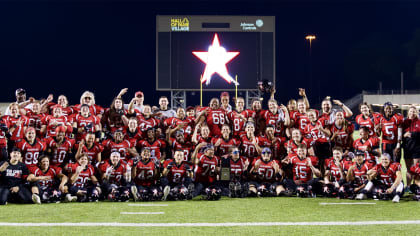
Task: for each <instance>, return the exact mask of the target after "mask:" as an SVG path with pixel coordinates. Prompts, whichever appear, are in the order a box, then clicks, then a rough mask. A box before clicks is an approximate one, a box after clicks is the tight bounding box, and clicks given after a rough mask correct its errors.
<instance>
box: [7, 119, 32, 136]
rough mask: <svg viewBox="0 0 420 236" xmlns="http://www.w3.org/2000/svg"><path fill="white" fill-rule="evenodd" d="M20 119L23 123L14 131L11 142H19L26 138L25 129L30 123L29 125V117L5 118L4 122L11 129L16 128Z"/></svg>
mask: <svg viewBox="0 0 420 236" xmlns="http://www.w3.org/2000/svg"><path fill="white" fill-rule="evenodd" d="M19 119H20V120H21V121H22V122H21V124H20V125H19V126H17V127H16V128H15V130H14V131H13V134H12V137H11V138H10V139H11V140H19V139H23V138H24V137H25V133H24V131H25V127H26V126H28V123H29V120H28V117H26V116H18V117H17V118H15V117H12V116H4V117H3V120H4V122H5V124H6V125H7V127H8V128H9V129H10V128H12V127H14V126H15V125H16V123H17V122H18V121H19Z"/></svg>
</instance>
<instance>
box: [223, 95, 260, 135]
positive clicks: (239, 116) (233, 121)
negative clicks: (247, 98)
mask: <svg viewBox="0 0 420 236" xmlns="http://www.w3.org/2000/svg"><path fill="white" fill-rule="evenodd" d="M244 106H245V102H244V98H242V97H238V98H237V99H236V109H235V110H233V111H231V112H229V113H228V119H229V124H230V126H231V127H232V131H233V136H234V137H235V138H239V137H240V135H241V133H243V131H244V129H245V124H246V122H247V121H248V119H250V118H251V119H253V118H254V115H255V113H254V112H252V111H251V110H244Z"/></svg>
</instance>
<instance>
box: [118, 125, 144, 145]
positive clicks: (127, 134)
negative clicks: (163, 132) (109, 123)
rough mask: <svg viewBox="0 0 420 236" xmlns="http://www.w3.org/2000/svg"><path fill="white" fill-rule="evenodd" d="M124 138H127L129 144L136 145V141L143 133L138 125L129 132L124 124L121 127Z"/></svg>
mask: <svg viewBox="0 0 420 236" xmlns="http://www.w3.org/2000/svg"><path fill="white" fill-rule="evenodd" d="M123 132H124V139H126V140H128V141H129V142H130V143H131V146H132V147H134V146H136V143H137V142H138V141H139V140H140V139H141V138H142V136H143V133H142V132H141V130H140V127H137V128H136V129H135V131H134V132H131V131H130V129H129V128H128V127H127V126H126V127H124V129H123Z"/></svg>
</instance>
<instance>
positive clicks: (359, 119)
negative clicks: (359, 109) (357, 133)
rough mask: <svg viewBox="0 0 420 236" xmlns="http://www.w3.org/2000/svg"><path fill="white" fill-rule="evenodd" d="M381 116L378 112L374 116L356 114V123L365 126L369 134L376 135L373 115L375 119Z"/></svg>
mask: <svg viewBox="0 0 420 236" xmlns="http://www.w3.org/2000/svg"><path fill="white" fill-rule="evenodd" d="M379 116H382V115H381V114H380V113H377V114H376V116H373V115H372V116H369V117H367V118H366V117H365V116H364V115H363V114H359V115H357V116H356V123H357V124H359V126H360V127H363V126H364V127H367V128H368V129H369V136H377V135H376V132H375V117H376V119H377V118H378V117H379Z"/></svg>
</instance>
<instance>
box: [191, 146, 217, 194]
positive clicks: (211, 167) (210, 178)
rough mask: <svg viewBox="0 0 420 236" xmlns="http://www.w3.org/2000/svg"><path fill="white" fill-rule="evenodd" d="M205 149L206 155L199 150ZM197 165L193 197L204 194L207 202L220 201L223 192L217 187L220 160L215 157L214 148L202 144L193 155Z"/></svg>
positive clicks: (193, 160)
mask: <svg viewBox="0 0 420 236" xmlns="http://www.w3.org/2000/svg"><path fill="white" fill-rule="evenodd" d="M203 147H205V149H204V153H198V150H199V149H201V148H203ZM191 158H192V162H193V163H194V164H195V166H196V167H195V180H194V182H195V190H194V194H193V197H195V196H197V195H199V194H201V193H203V194H204V197H205V198H206V199H207V200H219V199H220V197H221V196H222V190H221V188H220V187H219V186H218V185H217V183H216V181H217V175H218V174H219V173H220V159H219V157H217V156H215V155H214V146H213V145H211V144H209V145H207V144H205V143H200V144H198V145H197V147H196V148H195V150H194V153H193V154H192V157H191Z"/></svg>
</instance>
